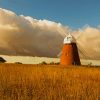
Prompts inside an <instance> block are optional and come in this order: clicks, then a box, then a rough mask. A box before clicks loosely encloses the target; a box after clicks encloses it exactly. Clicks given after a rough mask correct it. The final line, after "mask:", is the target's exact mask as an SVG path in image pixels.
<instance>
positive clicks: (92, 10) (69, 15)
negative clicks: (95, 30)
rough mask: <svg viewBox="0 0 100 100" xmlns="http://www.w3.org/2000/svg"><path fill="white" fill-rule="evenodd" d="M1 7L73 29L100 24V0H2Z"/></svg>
mask: <svg viewBox="0 0 100 100" xmlns="http://www.w3.org/2000/svg"><path fill="white" fill-rule="evenodd" d="M0 8H3V9H8V10H11V11H13V12H15V13H16V14H17V15H25V16H31V17H33V18H36V19H47V20H50V21H54V22H60V23H61V24H63V25H68V26H69V27H71V28H72V29H77V28H81V27H84V26H86V25H89V26H92V27H97V26H99V25H100V0H0Z"/></svg>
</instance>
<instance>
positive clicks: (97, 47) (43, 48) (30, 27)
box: [0, 8, 100, 59]
mask: <svg viewBox="0 0 100 100" xmlns="http://www.w3.org/2000/svg"><path fill="white" fill-rule="evenodd" d="M69 30H71V29H69V27H68V26H63V25H62V24H60V23H56V22H52V21H48V20H37V19H33V18H32V17H29V16H23V15H19V16H18V15H16V14H15V13H14V12H12V11H9V10H5V9H2V8H0V54H8V55H30V56H47V57H56V56H57V54H58V53H59V52H60V50H61V48H62V43H63V39H64V37H65V34H66V33H67V32H68V31H69ZM72 34H73V36H74V37H75V38H77V37H78V39H76V40H77V43H78V47H79V49H80V50H81V51H82V52H81V53H80V55H81V56H82V57H84V58H89V57H90V58H92V59H100V28H99V27H97V28H93V27H90V26H86V27H85V28H82V29H78V30H75V31H72ZM84 55H85V56H86V57H85V56H84Z"/></svg>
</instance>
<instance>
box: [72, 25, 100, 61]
mask: <svg viewBox="0 0 100 100" xmlns="http://www.w3.org/2000/svg"><path fill="white" fill-rule="evenodd" d="M72 34H73V35H74V37H76V42H77V45H78V49H79V50H80V51H81V52H80V55H81V57H83V58H87V59H100V28H99V27H96V28H94V27H90V26H89V25H88V26H85V27H83V28H81V29H78V30H76V31H73V32H72Z"/></svg>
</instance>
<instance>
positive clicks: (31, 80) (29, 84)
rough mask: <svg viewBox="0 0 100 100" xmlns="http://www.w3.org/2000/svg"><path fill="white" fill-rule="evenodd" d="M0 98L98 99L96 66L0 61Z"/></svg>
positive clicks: (99, 71)
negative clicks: (5, 62)
mask: <svg viewBox="0 0 100 100" xmlns="http://www.w3.org/2000/svg"><path fill="white" fill-rule="evenodd" d="M0 100H100V68H87V67H77V66H76V67H73V66H69V67H66V68H65V67H64V66H60V65H58V66H57V65H23V64H0Z"/></svg>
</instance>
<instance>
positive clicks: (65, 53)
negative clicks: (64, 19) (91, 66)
mask: <svg viewBox="0 0 100 100" xmlns="http://www.w3.org/2000/svg"><path fill="white" fill-rule="evenodd" d="M80 36H81V34H79V35H78V36H77V38H76V39H75V38H74V36H72V35H71V34H70V33H68V35H67V36H66V37H65V39H64V42H63V44H64V45H63V49H62V52H60V54H59V55H61V57H60V58H61V59H60V64H61V65H81V62H80V57H79V52H80V53H81V54H82V55H83V56H84V57H85V58H89V59H90V58H91V56H90V55H88V53H87V52H86V50H85V49H83V48H82V46H81V45H80V44H79V43H78V42H77V40H78V39H79V38H80Z"/></svg>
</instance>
